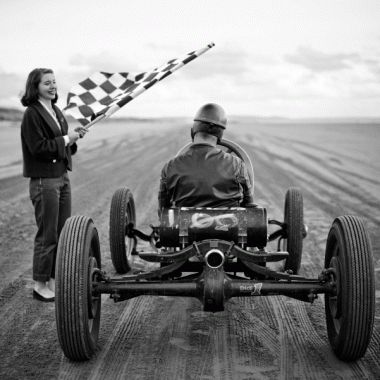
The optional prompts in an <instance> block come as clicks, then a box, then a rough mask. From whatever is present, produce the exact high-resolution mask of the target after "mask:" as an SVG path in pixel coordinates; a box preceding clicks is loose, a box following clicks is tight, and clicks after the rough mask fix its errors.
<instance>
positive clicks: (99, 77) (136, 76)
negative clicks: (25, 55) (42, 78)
mask: <svg viewBox="0 0 380 380" xmlns="http://www.w3.org/2000/svg"><path fill="white" fill-rule="evenodd" d="M213 46H214V43H211V44H209V45H207V46H206V47H205V48H203V49H199V50H196V51H192V52H190V53H188V54H186V55H183V56H181V57H180V58H177V59H172V60H170V61H169V62H167V63H166V64H165V65H163V66H161V67H159V68H156V69H154V70H152V71H149V72H143V73H127V72H123V73H113V74H112V73H105V72H97V73H95V74H93V75H91V76H90V77H89V78H87V79H85V80H84V81H82V82H80V83H79V84H77V85H75V86H74V87H73V88H72V89H71V90H70V92H69V94H68V96H67V106H66V107H65V108H64V112H65V114H69V115H71V116H73V117H74V118H75V119H77V120H78V121H79V122H80V123H81V124H82V125H83V126H86V125H88V124H89V123H90V122H91V121H92V120H94V119H96V118H97V117H98V116H100V115H103V114H105V115H106V116H111V115H112V114H113V113H114V112H116V111H117V110H119V109H120V108H121V107H123V106H124V105H125V104H127V103H128V102H130V101H131V100H132V99H134V98H136V97H137V96H138V95H140V94H141V93H142V92H144V91H146V90H147V89H148V88H149V87H152V86H153V85H154V84H155V83H157V82H158V81H160V80H162V79H164V78H166V77H167V76H168V75H170V74H171V73H173V72H174V71H176V70H178V69H179V68H181V67H182V66H184V65H186V64H187V63H188V62H190V61H192V60H193V59H195V58H197V57H198V56H200V55H201V54H203V53H205V52H206V51H207V50H209V49H210V48H212V47H213Z"/></svg>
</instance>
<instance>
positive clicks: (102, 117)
mask: <svg viewBox="0 0 380 380" xmlns="http://www.w3.org/2000/svg"><path fill="white" fill-rule="evenodd" d="M106 116H107V115H106V114H102V115H100V116H98V117H97V118H96V119H94V120H92V121H91V122H90V123H88V124H87V125H86V126H84V127H83V128H84V129H87V130H89V129H90V128H91V127H92V126H93V125H94V124H95V123H97V122H98V121H100V120H102V119H104V118H105V117H106Z"/></svg>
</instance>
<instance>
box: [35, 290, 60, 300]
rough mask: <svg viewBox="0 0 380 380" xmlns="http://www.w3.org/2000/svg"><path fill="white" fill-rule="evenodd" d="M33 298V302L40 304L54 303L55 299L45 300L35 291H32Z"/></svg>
mask: <svg viewBox="0 0 380 380" xmlns="http://www.w3.org/2000/svg"><path fill="white" fill-rule="evenodd" d="M33 298H34V299H35V300H38V301H42V302H54V300H55V297H49V298H45V297H44V296H41V294H40V293H38V292H36V291H35V290H33Z"/></svg>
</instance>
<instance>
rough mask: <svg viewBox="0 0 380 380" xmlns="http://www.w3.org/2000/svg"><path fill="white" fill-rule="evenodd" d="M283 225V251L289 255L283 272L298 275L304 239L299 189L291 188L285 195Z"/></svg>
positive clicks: (301, 202) (301, 199) (301, 200)
mask: <svg viewBox="0 0 380 380" xmlns="http://www.w3.org/2000/svg"><path fill="white" fill-rule="evenodd" d="M284 223H285V226H286V235H285V237H284V239H283V240H284V242H283V244H284V250H285V251H287V252H288V253H289V257H288V258H287V259H286V261H285V270H291V271H292V272H293V274H298V271H299V269H300V266H301V258H302V240H303V238H304V228H305V227H304V223H303V198H302V193H301V191H300V189H298V188H297V187H291V188H290V189H289V190H288V191H287V192H286V195H285V212H284Z"/></svg>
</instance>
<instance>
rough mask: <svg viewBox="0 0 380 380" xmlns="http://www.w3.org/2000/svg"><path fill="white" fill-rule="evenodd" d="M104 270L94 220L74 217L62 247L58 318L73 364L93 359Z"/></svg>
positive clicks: (64, 346)
mask: <svg viewBox="0 0 380 380" xmlns="http://www.w3.org/2000/svg"><path fill="white" fill-rule="evenodd" d="M100 268H101V263H100V245H99V237H98V232H97V230H96V228H95V227H94V224H93V222H92V220H91V219H90V218H87V217H85V216H73V217H70V218H69V219H68V220H67V221H66V223H65V225H64V227H63V229H62V233H61V236H60V239H59V243H58V253H57V269H58V271H57V279H56V295H55V314H56V323H57V331H58V339H59V343H60V345H61V347H62V350H63V353H64V354H65V356H66V357H67V358H69V359H71V360H75V361H78V360H85V359H89V358H90V357H91V355H92V354H93V353H94V352H95V349H96V345H97V341H98V336H99V327H100V311H101V294H98V295H96V296H95V295H94V294H93V293H92V282H93V281H96V270H97V269H100Z"/></svg>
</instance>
